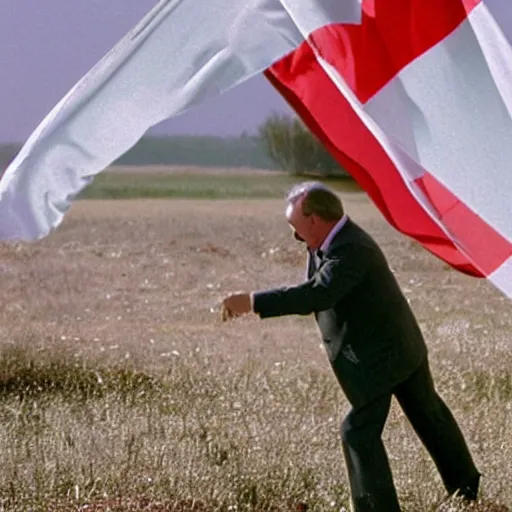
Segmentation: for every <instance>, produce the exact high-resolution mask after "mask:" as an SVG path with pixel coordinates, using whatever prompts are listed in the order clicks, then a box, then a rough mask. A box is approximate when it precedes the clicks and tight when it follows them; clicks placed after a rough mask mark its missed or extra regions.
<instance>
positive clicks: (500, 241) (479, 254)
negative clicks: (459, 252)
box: [416, 173, 512, 275]
mask: <svg viewBox="0 0 512 512" xmlns="http://www.w3.org/2000/svg"><path fill="white" fill-rule="evenodd" d="M416 184H417V185H418V186H419V187H420V188H421V190H422V191H423V193H424V194H425V196H426V197H427V198H428V200H429V203H430V204H431V205H432V206H433V207H434V208H435V210H436V212H437V214H438V216H439V218H440V219H441V220H442V222H443V224H444V225H445V226H446V227H447V228H448V230H449V231H450V232H451V233H456V234H457V242H458V243H459V245H461V246H462V248H463V249H464V251H465V252H466V253H467V254H468V255H469V256H470V257H471V258H472V260H473V261H475V262H477V263H478V266H479V268H480V270H481V271H482V272H483V273H484V274H485V275H489V274H490V273H492V272H493V271H494V270H496V269H497V268H498V267H500V266H501V265H502V264H503V263H505V261H507V259H508V258H509V257H510V256H512V244H511V243H510V242H509V241H508V240H507V239H505V238H504V237H503V236H501V235H500V234H499V233H498V232H496V231H495V230H494V229H493V228H492V227H491V226H489V224H487V223H486V222H485V221H484V220H482V218H481V217H479V216H478V215H477V214H476V213H475V212H473V211H472V210H470V209H469V208H468V207H467V206H466V205H465V204H464V203H463V202H462V201H460V200H459V199H458V198H457V197H456V196H455V195H453V194H452V193H451V192H450V191H449V190H448V189H447V188H446V187H445V186H444V185H443V184H442V183H440V182H439V181H438V180H437V179H436V178H435V177H434V176H432V175H431V174H429V173H426V174H424V175H423V176H422V177H421V178H419V179H417V180H416Z"/></svg>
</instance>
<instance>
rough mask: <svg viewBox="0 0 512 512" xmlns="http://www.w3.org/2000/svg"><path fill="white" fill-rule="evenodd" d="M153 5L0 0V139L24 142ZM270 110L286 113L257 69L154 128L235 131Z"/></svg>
mask: <svg viewBox="0 0 512 512" xmlns="http://www.w3.org/2000/svg"><path fill="white" fill-rule="evenodd" d="M155 4H156V0H1V1H0V142H9V141H19V142H24V141H25V140H26V139H27V137H28V136H29V135H30V133H31V132H32V131H33V130H34V129H35V128H36V126H37V125H38V124H39V122H40V121H41V120H42V119H43V118H44V116H45V115H46V114H47V113H48V112H49V111H50V109H51V108H52V107H53V106H54V105H55V104H56V103H57V101H58V100H59V99H60V98H61V97H62V96H64V94H65V93H66V92H67V91H68V90H69V89H70V88H71V87H72V86H73V85H74V84H75V83H76V82H77V81H78V80H79V79H80V78H81V77H82V76H83V75H84V74H85V73H86V72H87V71H88V70H89V69H90V68H91V67H92V66H93V65H94V64H95V63H96V62H97V61H98V60H99V59H100V58H101V57H103V55H104V54H105V53H106V52H107V51H108V50H109V49H110V48H111V47H112V46H113V45H114V44H115V43H116V42H117V41H118V40H119V39H120V38H121V37H122V36H123V35H124V34H125V33H126V32H127V31H128V30H129V29H130V28H131V27H132V26H133V25H135V24H136V23H137V21H138V20H139V19H140V18H141V17H142V16H143V15H144V14H145V13H146V12H147V11H149V10H150V9H151V8H152V7H153V6H154V5H155ZM247 98H250V101H247ZM274 110H277V111H279V112H286V113H289V112H290V110H289V108H288V106H287V105H286V104H285V102H284V100H283V99H282V98H281V96H280V95H279V94H278V93H277V92H276V91H275V90H274V89H273V88H272V87H271V86H270V85H269V84H268V82H267V81H266V80H265V78H263V76H258V77H255V78H253V79H251V80H250V81H248V82H246V83H245V84H242V85H240V86H238V87H236V88H235V89H233V90H231V91H229V92H227V93H226V94H225V95H223V96H222V97H220V98H218V99H216V100H213V101H210V102H207V103H204V104H201V105H199V106H198V107H196V108H195V109H193V110H192V111H190V112H188V113H186V114H183V115H182V116H179V117H176V118H173V119H171V120H168V121H165V122H164V123H162V124H161V125H159V126H158V127H156V128H155V129H153V130H152V131H153V132H156V133H159V134H161V133H169V134H177V133H194V134H205V133H206V134H216V135H238V134H240V133H241V132H242V131H243V130H246V131H249V132H251V131H254V129H255V127H257V126H258V125H259V124H260V123H261V122H262V121H263V120H264V119H265V118H266V117H267V116H268V115H269V114H270V113H271V112H272V111H274Z"/></svg>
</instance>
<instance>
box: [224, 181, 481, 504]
mask: <svg viewBox="0 0 512 512" xmlns="http://www.w3.org/2000/svg"><path fill="white" fill-rule="evenodd" d="M287 203H288V204H287V210H286V218H287V220H288V223H289V224H290V226H291V227H292V229H293V230H294V235H295V238H296V239H297V240H301V241H303V242H305V244H306V245H307V248H308V255H309V258H308V279H307V280H306V281H305V282H303V283H302V284H299V285H297V286H291V287H282V288H276V289H271V290H265V291H258V292H253V293H238V294H234V295H231V296H229V297H227V298H226V299H225V300H224V302H223V318H224V319H227V318H230V317H234V316H239V315H242V314H245V313H249V312H251V311H252V312H254V313H257V314H258V315H259V316H260V317H261V318H268V317H275V316H282V315H291V314H298V315H307V314H310V313H314V315H315V317H316V321H317V323H318V326H319V328H320V332H321V335H322V339H323V343H324V346H325V348H326V352H327V354H328V358H329V361H330V363H331V366H332V368H333V370H334V374H335V375H336V377H337V379H338V381H339V383H340V385H341V387H342V389H343V391H344V393H345V395H346V397H347V399H348V400H349V402H350V404H351V406H352V409H351V411H350V412H349V414H348V415H347V417H346V418H345V419H344V421H343V424H342V427H341V438H342V446H343V452H344V456H345V461H346V465H347V470H348V476H349V481H350V489H351V497H352V504H353V509H354V510H355V511H356V512H367V511H380V512H395V511H399V510H400V506H399V504H398V499H397V495H396V491H395V487H394V484H393V479H392V475H391V470H390V467H389V462H388V458H387V455H386V451H385V448H384V445H383V442H382V440H381V434H382V430H383V428H384V424H385V422H386V418H387V416H388V412H389V408H390V404H391V397H392V396H393V395H394V396H395V397H396V399H397V400H398V402H399V403H400V406H401V407H402V409H403V411H404V413H405V414H406V416H407V418H408V419H409V421H410V423H411V425H412V426H413V428H414V430H415V431H416V433H417V434H418V436H419V437H420V439H421V441H422V442H423V444H424V446H425V447H426V449H427V450H428V452H429V454H430V455H431V457H432V459H433V460H434V462H435V464H436V466H437V468H438V470H439V472H440V474H441V477H442V479H443V482H444V485H445V487H446V489H447V491H448V492H449V493H450V494H454V493H458V494H459V495H461V496H462V497H464V498H466V499H467V500H475V499H476V496H477V492H478V485H479V480H480V474H479V472H478V470H477V469H476V467H475V465H474V463H473V460H472V458H471V455H470V453H469V450H468V448H467V446H466V443H465V441H464V438H463V435H462V433H461V431H460V429H459V427H458V425H457V423H456V421H455V419H454V417H453V416H452V414H451V413H450V411H449V409H448V407H447V406H446V405H445V403H444V402H443V401H442V399H441V398H440V397H439V395H438V394H437V393H436V391H435V389H434V384H433V382H432V377H431V374H430V370H429V365H428V358H427V348H426V346H425V342H424V340H423V336H422V333H421V331H420V329H419V327H418V324H417V322H416V319H415V318H414V315H413V313H412V311H411V309H410V307H409V304H408V302H407V300H406V298H405V297H404V295H403V294H402V292H401V290H400V288H399V285H398V283H397V281H396V279H395V277H394V275H393V273H392V272H391V270H390V269H389V267H388V264H387V262H386V260H385V257H384V255H383V253H382V252H381V250H380V249H379V247H378V246H377V244H376V243H375V242H374V240H373V239H372V238H371V237H370V236H369V235H368V234H367V233H366V232H365V231H364V230H363V229H361V228H360V227H359V226H357V224H355V223H354V222H352V221H351V220H350V219H349V218H348V217H347V216H346V215H345V214H344V212H343V206H342V204H341V201H340V200H339V198H338V196H337V195H336V194H335V193H334V192H332V191H331V190H330V189H328V188H327V187H325V186H324V185H322V184H319V183H315V182H306V183H303V184H301V185H299V186H296V187H294V188H293V189H292V190H291V191H290V193H289V195H288V196H287Z"/></svg>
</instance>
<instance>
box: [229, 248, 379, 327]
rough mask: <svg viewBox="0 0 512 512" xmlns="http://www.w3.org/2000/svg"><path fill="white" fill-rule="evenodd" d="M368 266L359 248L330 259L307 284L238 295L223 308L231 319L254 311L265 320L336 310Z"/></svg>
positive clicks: (364, 255)
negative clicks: (333, 308)
mask: <svg viewBox="0 0 512 512" xmlns="http://www.w3.org/2000/svg"><path fill="white" fill-rule="evenodd" d="M365 252H366V251H365ZM368 266H369V265H368V255H367V254H361V251H358V250H357V248H356V247H355V246H354V247H351V248H347V250H345V251H344V252H343V254H341V255H339V256H336V257H333V258H329V259H327V260H326V261H325V262H324V263H323V264H322V266H321V267H320V269H319V270H318V271H317V272H315V274H314V275H313V276H312V277H311V279H309V280H308V281H306V282H304V283H301V284H299V285H297V286H290V287H282V288H275V289H271V290H265V291H258V292H253V293H252V294H249V293H243V294H235V295H232V296H230V297H228V298H227V299H225V301H224V304H223V309H224V310H226V316H227V318H229V317H230V316H238V315H242V314H245V313H248V312H250V311H254V312H255V313H257V314H258V315H259V316H260V317H261V318H268V317H275V316H283V315H293V314H296V315H308V314H310V313H313V312H314V311H323V310H325V309H329V308H331V307H333V306H334V304H336V302H337V301H339V300H340V299H341V298H343V296H345V295H346V294H347V293H349V292H350V291H351V290H352V289H353V288H354V287H355V286H357V285H358V284H359V283H360V282H361V281H362V279H363V277H364V274H365V272H366V271H367V269H368ZM251 295H252V300H251ZM251 302H252V304H251Z"/></svg>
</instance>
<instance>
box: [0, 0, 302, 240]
mask: <svg viewBox="0 0 512 512" xmlns="http://www.w3.org/2000/svg"><path fill="white" fill-rule="evenodd" d="M302 40H303V39H302V37H301V36H300V34H299V32H298V31H297V30H296V28H295V26H294V25H293V23H292V22H291V20H290V18H289V16H288V15H287V13H286V11H285V10H284V9H283V8H282V6H281V4H280V3H279V1H278V0H256V1H252V2H246V1H244V2H240V1H239V0H208V1H207V2H203V1H200V2H199V1H197V0H188V1H187V0H177V1H165V0H164V1H162V2H160V3H159V4H158V5H157V6H156V7H155V8H154V9H153V10H152V11H151V12H150V13H149V14H148V15H147V16H146V17H145V18H144V19H143V20H142V21H141V22H140V23H139V24H138V26H137V27H136V28H135V29H134V30H132V31H131V32H130V33H129V34H127V36H125V37H124V38H123V39H122V40H121V41H120V42H119V43H118V45H117V46H116V47H115V48H114V50H112V51H111V52H110V53H109V54H108V55H107V56H106V57H105V58H104V59H103V60H102V61H101V62H100V63H99V64H97V65H96V66H95V67H94V68H93V69H92V70H91V71H90V72H89V73H88V74H87V75H86V76H85V77H84V78H83V79H82V80H81V82H79V84H77V86H75V87H74V88H73V89H72V90H71V91H70V92H69V93H68V95H67V96H66V97H65V98H64V99H63V100H61V102H60V103H59V104H58V105H57V106H56V107H55V108H54V109H53V110H52V112H51V113H50V114H49V115H48V116H47V117H46V119H44V121H43V122H42V123H41V125H40V126H39V127H38V128H37V130H36V131H35V132H34V134H32V136H31V137H30V139H29V140H28V142H27V143H26V145H25V146H24V148H23V150H22V151H21V153H20V154H19V155H18V157H17V158H16V159H15V160H14V162H13V163H12V164H11V166H10V167H9V169H8V170H7V171H6V173H5V175H4V177H3V178H2V181H1V182H0V238H1V239H19V238H21V239H37V238H40V237H42V236H44V235H46V234H47V233H48V231H49V230H50V229H51V228H52V227H55V226H56V225H57V224H59V222H60V221H61V219H62V216H63V214H64V212H65V211H66V210H67V208H68V207H69V204H70V200H71V199H72V198H73V197H74V196H75V195H76V194H77V193H78V192H79V191H80V190H81V189H82V188H83V187H84V186H86V185H87V184H88V183H89V182H90V181H91V180H92V177H93V176H94V175H95V174H97V173H98V172H100V171H101V170H103V169H104V168H105V167H107V166H108V165H109V164H110V163H111V162H112V161H113V160H115V159H116V158H117V157H119V156H120V155H121V154H123V153H124V152H125V151H127V150H128V149H129V148H130V147H131V146H133V145H134V144H135V143H136V142H137V141H138V140H139V138H140V137H141V136H142V135H143V134H144V133H145V131H146V130H147V129H148V128H149V127H150V126H152V125H154V124H156V123H158V122H160V121H162V120H163V119H165V118H167V117H170V116H172V115H176V114H179V113H180V112H183V111H184V110H185V109H187V108H189V107H190V106H192V105H194V104H197V103H199V102H200V101H203V100H204V99H206V98H209V97H212V96H215V95H218V94H220V93H221V92H223V91H225V90H227V89H228V88H230V87H232V86H234V85H236V84H237V83H240V82H241V81H243V80H246V79H247V78H249V77H250V76H252V75H254V74H255V73H259V72H261V71H262V70H263V69H265V68H266V67H268V66H270V65H271V64H272V63H273V62H274V61H276V60H277V59H279V58H281V57H283V56H284V55H286V54H287V53H288V52H289V51H290V50H292V49H293V48H294V47H296V46H297V45H298V44H300V43H301V41H302Z"/></svg>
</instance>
